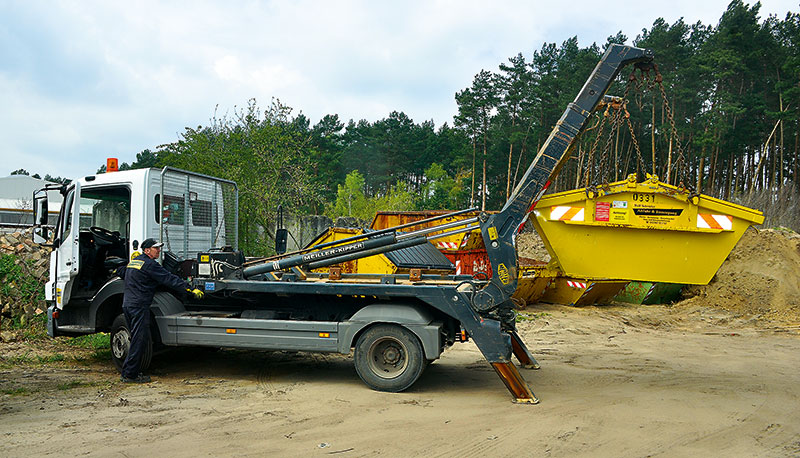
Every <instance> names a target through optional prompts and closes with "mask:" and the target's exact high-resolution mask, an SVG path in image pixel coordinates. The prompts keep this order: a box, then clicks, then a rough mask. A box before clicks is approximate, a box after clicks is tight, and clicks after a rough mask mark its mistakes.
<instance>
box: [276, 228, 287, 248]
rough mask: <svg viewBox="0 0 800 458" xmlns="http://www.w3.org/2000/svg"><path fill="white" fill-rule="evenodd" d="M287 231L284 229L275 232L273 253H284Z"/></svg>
mask: <svg viewBox="0 0 800 458" xmlns="http://www.w3.org/2000/svg"><path fill="white" fill-rule="evenodd" d="M288 235H289V231H287V230H286V229H276V230H275V252H276V253H278V254H283V253H286V241H287V237H288Z"/></svg>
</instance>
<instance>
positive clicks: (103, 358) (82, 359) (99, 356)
mask: <svg viewBox="0 0 800 458" xmlns="http://www.w3.org/2000/svg"><path fill="white" fill-rule="evenodd" d="M75 361H76V362H79V363H82V364H90V363H95V362H102V363H106V362H108V361H111V349H110V348H102V349H99V350H95V351H94V352H93V353H92V354H90V355H86V356H83V355H82V356H76V357H75Z"/></svg>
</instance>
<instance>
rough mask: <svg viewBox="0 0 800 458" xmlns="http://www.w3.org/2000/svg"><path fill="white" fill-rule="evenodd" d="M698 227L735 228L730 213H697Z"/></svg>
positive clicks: (724, 229) (725, 229)
mask: <svg viewBox="0 0 800 458" xmlns="http://www.w3.org/2000/svg"><path fill="white" fill-rule="evenodd" d="M697 227H699V228H701V229H720V230H723V231H730V230H733V217H732V216H729V215H709V214H703V213H698V214H697Z"/></svg>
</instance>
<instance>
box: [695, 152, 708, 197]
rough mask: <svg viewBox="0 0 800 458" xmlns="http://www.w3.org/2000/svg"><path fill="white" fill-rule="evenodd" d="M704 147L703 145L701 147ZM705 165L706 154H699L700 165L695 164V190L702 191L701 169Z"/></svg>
mask: <svg viewBox="0 0 800 458" xmlns="http://www.w3.org/2000/svg"><path fill="white" fill-rule="evenodd" d="M703 149H705V147H703ZM705 166H706V156H705V154H703V155H702V156H700V165H698V166H697V187H696V188H695V189H697V192H702V190H703V171H704V170H703V169H704V167H705Z"/></svg>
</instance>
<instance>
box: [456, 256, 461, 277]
mask: <svg viewBox="0 0 800 458" xmlns="http://www.w3.org/2000/svg"><path fill="white" fill-rule="evenodd" d="M456 275H461V260H460V259H456Z"/></svg>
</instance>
